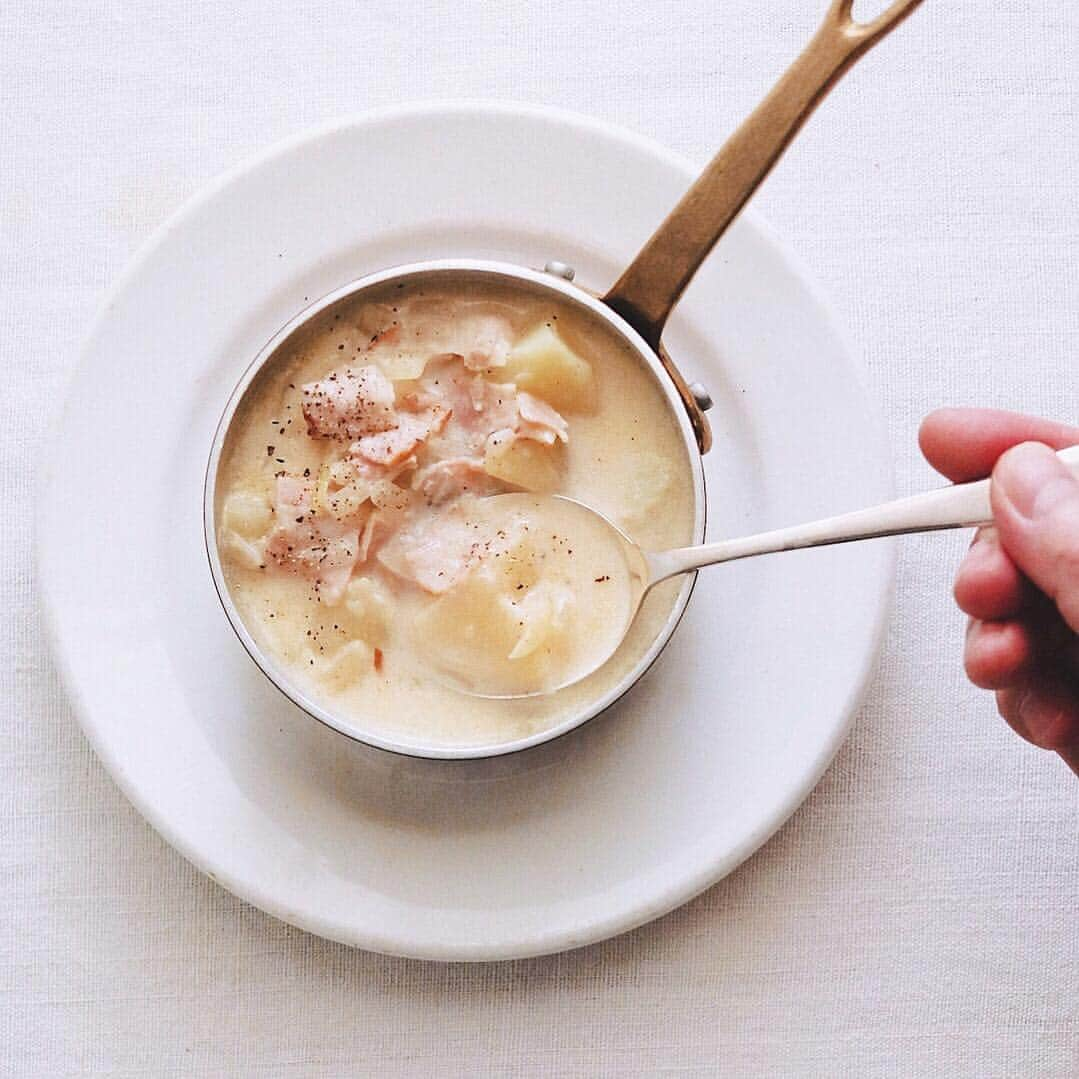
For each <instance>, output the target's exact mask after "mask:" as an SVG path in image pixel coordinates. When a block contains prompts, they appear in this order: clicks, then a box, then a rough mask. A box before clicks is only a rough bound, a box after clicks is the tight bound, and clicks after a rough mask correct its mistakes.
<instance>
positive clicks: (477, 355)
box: [459, 315, 513, 371]
mask: <svg viewBox="0 0 1079 1079" xmlns="http://www.w3.org/2000/svg"><path fill="white" fill-rule="evenodd" d="M459 323H460V328H459V336H460V338H461V340H462V341H468V342H469V344H470V345H471V348H470V349H469V350H468V351H467V352H465V353H464V355H463V360H464V365H465V367H467V368H468V370H469V371H486V370H488V369H489V368H491V367H505V366H506V357H507V356H508V355H509V351H510V349H511V348H512V347H513V327H512V326H511V325H510V324H509V322H508V321H507V320H506V319H504V318H502V317H501V316H499V315H473V316H471V317H468V316H466V317H465V318H463V319H460V320H459Z"/></svg>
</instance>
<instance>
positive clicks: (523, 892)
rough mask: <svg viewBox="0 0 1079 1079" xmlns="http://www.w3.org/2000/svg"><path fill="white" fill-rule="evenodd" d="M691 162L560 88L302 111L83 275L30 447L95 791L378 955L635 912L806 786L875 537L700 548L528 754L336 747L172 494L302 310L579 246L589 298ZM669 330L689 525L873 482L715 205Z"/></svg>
mask: <svg viewBox="0 0 1079 1079" xmlns="http://www.w3.org/2000/svg"><path fill="white" fill-rule="evenodd" d="M693 173H694V170H693V169H692V168H691V167H690V166H689V165H687V164H686V163H685V162H683V161H681V160H679V159H677V158H675V157H673V156H672V155H670V154H669V153H667V152H666V151H664V150H662V149H660V148H659V147H657V146H655V145H653V144H652V143H650V142H646V141H645V140H643V139H640V138H638V137H636V136H633V135H630V134H627V133H625V132H623V131H619V130H615V129H612V128H609V127H606V126H603V125H600V124H597V123H595V122H593V121H589V120H585V119H582V118H580V117H576V116H570V115H566V114H562V113H555V112H550V111H545V110H544V111H541V110H536V109H528V108H518V107H492V106H475V105H447V106H434V107H427V108H418V109H405V110H400V111H394V112H390V113H382V114H378V115H374V116H368V117H364V118H360V119H358V120H352V121H347V122H345V123H341V124H336V125H333V126H330V127H325V128H322V129H320V130H317V131H314V132H311V133H307V134H304V135H303V136H301V137H300V138H297V139H294V140H292V141H290V142H287V143H285V144H282V145H280V146H277V147H275V148H274V149H273V150H271V151H270V152H269V153H267V154H265V155H263V156H262V157H260V158H258V159H257V160H255V161H254V162H251V163H249V164H247V165H245V166H243V167H242V168H240V169H238V170H237V171H235V172H233V173H231V174H229V175H227V176H226V177H224V178H223V179H222V180H220V181H219V182H218V183H216V184H215V185H213V186H212V187H211V188H210V189H209V190H208V191H206V192H204V193H203V194H201V195H200V196H198V197H197V198H195V199H194V200H192V201H191V202H189V203H188V204H187V205H186V206H185V207H184V208H183V209H182V210H180V212H179V213H178V214H176V216H174V217H173V218H172V220H170V221H169V222H168V223H167V224H166V225H164V226H163V227H162V228H161V229H159V230H158V232H157V233H156V234H155V235H154V236H153V237H152V238H151V240H150V241H149V242H148V243H147V244H146V246H145V247H144V248H143V250H142V252H141V253H140V254H139V255H138V257H137V258H136V259H135V261H134V263H133V264H132V266H131V267H130V269H129V270H128V271H127V273H126V274H125V275H124V276H123V278H122V279H121V281H120V282H119V283H118V284H117V286H116V287H115V289H114V290H113V292H112V293H111V295H110V296H109V298H108V300H107V302H106V304H105V306H104V309H103V310H102V312H101V315H100V317H99V319H98V321H97V323H96V324H95V326H94V328H93V330H92V332H91V334H90V337H89V340H88V342H87V344H86V347H85V352H84V354H83V357H82V362H81V363H80V365H79V367H78V370H77V372H76V374H75V376H74V380H73V384H72V386H71V389H70V391H69V394H68V399H67V404H66V406H65V409H64V412H63V415H62V417H61V419H60V422H59V426H58V428H57V430H56V433H55V436H54V438H53V441H52V443H51V445H50V457H51V464H50V473H49V483H48V487H47V493H46V495H45V497H44V499H43V503H42V506H41V512H40V518H39V558H40V564H39V569H40V583H41V589H42V595H43V600H44V606H45V611H46V614H47V619H48V622H49V625H50V629H51V634H52V638H53V641H54V645H55V651H56V655H57V659H58V662H59V665H60V668H61V670H62V673H63V677H64V679H65V681H66V683H67V686H68V689H69V691H70V694H71V696H72V699H73V700H74V702H75V706H76V709H77V712H78V714H79V717H80V719H81V721H82V723H83V726H84V727H85V730H86V733H87V735H88V736H89V738H90V739H91V741H92V742H93V744H94V747H95V748H96V750H97V752H98V754H99V755H100V756H101V758H102V760H103V761H104V762H105V764H106V766H107V767H108V769H109V770H110V771H111V773H112V774H113V776H114V777H115V779H116V781H117V782H118V783H119V784H120V786H121V787H122V788H123V790H124V791H125V793H126V794H127V795H128V797H129V798H130V799H131V800H132V802H134V804H135V805H136V806H137V807H138V808H139V810H140V811H141V812H142V813H143V814H145V816H146V817H147V818H148V819H149V820H150V822H151V823H152V824H153V825H154V826H155V827H156V828H157V829H158V830H159V831H160V832H161V834H162V835H163V836H164V837H165V838H166V839H167V840H168V841H169V842H170V843H172V844H173V845H174V846H175V847H176V848H177V849H179V850H180V851H181V852H182V853H183V854H184V855H186V856H187V857H188V858H190V859H191V861H193V862H194V863H195V864H196V865H198V866H200V867H201V868H202V869H203V870H205V871H206V872H207V873H208V874H210V875H211V876H212V877H214V879H216V880H218V881H220V882H221V883H222V884H224V885H225V886H226V887H227V888H229V889H231V890H232V891H234V892H235V893H237V894H238V895H240V896H242V897H244V898H245V899H247V900H249V901H250V902H252V903H254V904H256V905H257V906H259V907H261V908H263V909H264V910H266V911H269V912H270V913H272V914H274V915H276V916H277V917H279V918H283V919H285V920H287V921H290V922H293V923H294V924H296V925H299V926H302V927H303V928H305V929H309V930H311V931H313V932H315V933H319V934H322V935H323V936H327V937H331V938H334V939H337V940H341V941H345V942H347V943H350V944H355V945H359V946H362V947H365V948H371V949H375V950H378V951H384V952H392V953H399V954H405V955H412V956H423V957H431V958H438V959H496V958H507V957H512V956H525V955H532V954H538V953H542V952H550V951H556V950H559V949H564V948H569V947H573V946H575V945H579V944H585V943H587V942H590V941H594V940H598V939H601V938H603V937H606V936H610V935H612V934H614V933H618V932H621V931H623V930H625V929H628V928H630V927H632V926H634V925H637V924H639V923H641V922H644V921H647V920H648V919H650V918H654V917H656V916H657V915H659V914H661V913H663V912H665V911H667V910H670V909H671V908H673V907H675V906H677V905H678V904H680V903H682V902H684V901H685V900H686V899H688V898H690V897H691V896H692V895H694V894H695V893H697V892H699V891H700V890H702V889H703V888H705V887H707V886H708V885H709V884H711V883H712V882H714V881H716V880H718V879H719V878H720V877H722V876H723V875H724V874H726V873H728V872H729V871H730V870H731V869H733V868H734V867H735V866H736V865H737V864H738V863H739V862H740V861H742V860H743V859H744V858H746V857H747V856H748V855H749V854H751V853H752V852H753V851H754V850H755V849H756V848H757V847H759V846H760V845H761V844H762V843H763V842H764V841H765V840H766V839H767V838H768V837H769V836H770V835H771V834H772V832H773V831H774V830H775V829H776V828H777V827H778V826H779V825H780V824H781V823H782V822H783V821H784V820H785V819H786V817H787V816H788V815H789V814H790V813H791V812H792V811H793V810H794V809H795V807H796V806H797V805H798V804H799V802H801V800H802V799H803V798H804V797H805V795H806V794H807V793H808V792H809V790H810V789H811V788H812V786H813V784H814V783H815V782H816V781H817V779H818V777H819V776H820V774H821V772H822V771H823V770H824V768H825V767H826V765H827V764H828V762H829V761H830V759H831V758H832V756H833V754H834V753H835V751H836V749H837V748H838V746H839V744H840V742H841V741H842V739H843V737H844V735H845V733H846V730H847V727H848V724H849V721H850V718H851V716H852V714H853V711H854V709H855V708H856V706H857V703H858V701H859V698H860V696H861V693H862V690H863V687H864V686H865V684H866V681H867V679H868V677H869V674H870V671H871V668H872V664H873V660H874V656H875V653H876V649H877V644H878V640H879V637H880V634H881V630H882V625H883V621H884V617H885V612H886V608H887V599H888V595H889V592H890V582H891V574H892V548H891V545H890V544H880V543H878V544H862V545H859V546H852V547H846V548H838V549H832V550H818V551H809V552H801V553H798V554H786V555H780V556H777V557H773V558H767V559H757V560H754V561H751V562H746V563H740V564H737V565H731V566H728V567H723V568H718V569H714V570H709V571H705V573H704V574H702V577H701V580H700V583H699V584H698V587H697V591H696V594H695V596H694V598H693V601H692V603H691V605H690V611H689V613H688V615H687V617H686V619H685V621H684V622H683V625H682V627H681V628H680V630H679V631H678V633H677V634H676V635H675V638H674V641H673V643H672V645H671V647H670V648H669V649H668V650H667V652H666V653H665V655H664V656H663V658H662V659H661V660H660V662H659V663H658V664H657V665H656V667H655V668H654V669H653V670H652V672H651V673H650V675H649V676H648V677H646V679H645V680H644V681H643V682H642V683H641V684H640V685H639V686H638V687H637V689H636V690H635V691H634V692H633V693H632V694H631V695H630V696H629V697H628V698H627V699H626V700H625V701H624V702H623V703H622V705H621V706H619V707H617V708H615V709H613V710H611V711H610V712H608V713H606V714H605V715H603V716H602V717H600V718H599V719H598V720H594V721H592V722H591V723H589V724H586V725H585V726H584V727H583V728H581V729H580V730H578V731H576V732H574V733H573V734H571V735H568V736H567V737H565V738H562V739H559V740H558V741H556V742H553V743H550V744H548V745H546V746H543V747H540V748H539V749H536V750H532V751H530V752H527V753H524V754H520V755H517V756H514V757H511V758H504V759H500V760H494V761H490V762H461V763H456V764H455V763H446V762H437V761H418V760H410V759H407V758H399V757H395V756H392V755H388V754H382V753H379V752H377V751H373V750H369V749H365V748H364V747H362V746H359V745H356V744H354V743H352V742H350V741H348V740H347V739H345V738H343V737H341V736H340V735H337V734H335V733H334V732H332V731H330V730H328V729H327V728H325V727H323V726H322V725H321V724H319V723H316V722H315V721H313V720H311V719H309V718H307V717H306V716H304V715H303V714H302V713H301V712H299V711H298V710H297V709H296V708H295V707H294V706H293V705H291V704H290V703H289V702H288V701H286V700H285V699H284V698H283V697H281V695H280V694H278V693H277V692H276V691H275V690H274V689H273V688H272V687H271V686H270V685H269V683H268V682H267V681H266V680H265V679H264V678H263V676H262V675H261V674H260V673H259V671H258V670H257V669H256V668H255V666H254V664H252V663H251V661H250V660H249V659H248V657H247V656H246V654H245V653H244V651H243V649H242V647H241V646H240V644H239V642H238V641H237V640H236V639H235V637H234V636H233V634H232V631H231V630H230V629H229V626H228V624H227V622H226V620H225V616H224V615H223V613H222V611H221V609H220V607H219V605H218V602H217V598H216V596H215V594H214V589H213V585H212V583H211V580H210V574H209V570H208V568H207V564H206V556H205V552H204V550H203V545H202V534H201V515H200V507H201V484H202V476H203V469H204V467H205V463H206V454H207V450H208V448H209V445H210V441H211V438H212V435H213V430H214V425H215V423H216V422H217V419H218V417H219V415H220V412H221V409H222V406H223V404H224V402H225V400H226V398H227V396H228V394H229V391H230V390H231V388H232V386H233V384H234V383H235V381H236V379H237V377H238V375H239V374H240V372H241V371H242V370H243V368H244V367H245V366H246V364H247V363H248V362H249V361H250V359H251V357H253V356H254V355H255V354H256V352H258V350H259V348H260V347H261V346H262V345H263V344H264V342H265V341H266V340H267V339H268V338H269V337H270V336H271V335H272V333H273V332H274V330H275V329H277V328H278V327H279V326H280V325H282V324H283V323H284V322H285V321H287V319H288V318H289V317H290V316H292V315H293V314H294V313H295V312H296V311H297V310H298V309H299V308H300V307H301V306H302V305H303V304H304V303H305V302H306V300H307V299H309V298H310V299H314V298H315V297H317V296H319V295H321V294H323V293H325V292H328V291H329V290H331V289H332V288H334V287H336V286H338V285H341V284H342V283H344V282H346V281H348V280H350V279H352V278H354V277H357V276H359V275H361V274H365V273H369V272H371V271H372V270H375V269H378V268H380V267H385V266H388V265H391V264H395V263H400V262H406V261H413V260H419V259H426V258H431V257H435V256H462V255H470V256H478V257H493V258H502V259H506V260H507V261H523V262H525V263H527V264H530V265H533V266H535V265H542V264H543V263H544V262H545V261H547V260H548V259H551V258H557V259H562V260H564V261H568V262H570V263H573V264H574V265H576V267H577V269H578V273H579V278H578V279H579V280H581V281H582V282H583V283H585V284H588V285H591V286H594V287H603V286H605V285H607V284H608V283H609V282H610V281H612V280H613V278H614V277H615V275H616V274H617V271H618V270H619V269H620V268H621V267H622V266H623V265H624V264H625V263H626V262H627V260H628V259H629V258H630V256H631V255H632V254H633V253H634V252H635V250H636V249H637V247H638V246H639V244H640V243H641V241H643V240H644V239H645V237H646V236H647V235H648V233H649V232H650V231H651V230H652V228H653V227H654V226H655V225H656V224H657V223H658V222H659V221H660V220H661V218H662V217H663V216H664V214H665V213H666V212H667V210H668V209H669V208H670V207H671V206H672V205H673V204H674V202H675V201H676V200H677V198H678V197H679V196H680V195H681V193H682V192H683V191H684V189H685V188H686V186H687V184H688V182H689V181H690V180H691V178H692V176H693ZM666 341H667V343H668V345H669V347H670V349H671V352H672V354H673V355H674V356H675V357H676V358H677V360H678V361H679V362H680V363H681V364H682V366H683V369H684V370H685V372H686V374H687V376H689V377H691V378H700V379H701V380H702V381H704V382H705V383H706V384H707V385H708V386H709V387H710V389H711V390H712V392H713V395H714V396H715V398H716V401H717V406H716V408H715V410H714V411H713V412H712V422H713V424H714V426H715V429H716V434H717V438H716V446H715V449H714V450H713V451H712V453H711V455H710V459H709V462H708V472H709V494H710V497H711V505H710V515H711V519H710V533H711V534H712V535H713V536H718V535H729V534H734V533H740V532H744V531H747V530H751V529H752V530H756V529H759V528H764V527H770V526H775V525H779V524H782V523H788V522H794V521H797V520H800V519H806V518H810V517H814V516H819V515H824V514H827V513H833V512H837V511H839V510H843V509H849V508H853V507H856V506H858V505H861V504H867V503H869V502H872V501H876V500H878V499H881V498H883V497H886V496H887V494H888V489H889V468H888V465H887V463H886V455H885V452H884V449H883V447H882V444H881V435H880V432H881V424H880V423H879V422H878V420H877V417H876V414H875V412H874V410H873V409H872V407H871V406H870V405H869V403H868V402H867V399H866V396H865V394H864V392H863V391H862V389H861V388H860V380H859V376H858V373H857V370H856V369H855V367H854V366H853V365H852V363H851V360H850V358H849V356H848V354H847V351H846V349H845V348H844V345H843V342H842V340H841V337H840V335H839V334H838V333H837V330H836V328H835V325H834V323H833V321H832V319H831V316H830V315H829V313H828V311H827V309H826V307H825V306H824V305H823V304H822V302H821V301H820V299H819V298H818V297H817V296H816V295H815V293H814V292H813V290H812V288H811V287H810V286H809V285H808V284H807V282H806V280H805V277H804V275H803V274H802V273H801V272H800V271H799V270H798V269H797V268H796V267H795V266H794V265H792V262H791V260H790V258H789V257H788V256H787V255H786V254H785V253H784V252H783V250H782V249H781V248H780V246H779V245H778V244H777V243H776V242H775V241H774V240H772V239H770V238H769V237H768V236H767V235H766V234H764V233H763V232H762V230H761V228H760V226H759V225H757V224H755V223H754V222H752V221H751V220H747V219H744V220H742V221H741V222H740V223H739V224H738V225H737V226H736V227H735V228H734V229H732V230H731V232H730V233H729V235H728V236H727V237H726V238H725V239H724V241H723V243H722V245H721V247H720V249H719V250H717V251H716V252H715V254H714V255H713V257H712V258H711V259H710V261H709V262H708V263H707V264H706V266H705V267H704V269H703V270H702V271H701V273H700V275H699V277H698V279H697V281H696V282H695V283H694V285H693V286H692V288H691V290H690V292H689V293H688V294H687V296H686V298H685V300H684V301H683V304H682V305H681V307H680V308H679V310H678V312H677V313H676V317H675V318H674V320H673V321H672V324H671V326H670V329H669V332H668V335H667V337H666Z"/></svg>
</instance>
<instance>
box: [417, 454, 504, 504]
mask: <svg viewBox="0 0 1079 1079" xmlns="http://www.w3.org/2000/svg"><path fill="white" fill-rule="evenodd" d="M412 488H413V490H416V491H419V492H420V494H421V495H423V497H424V499H425V501H426V502H427V504H428V505H431V506H437V505H440V504H441V503H443V502H448V501H449V500H450V499H451V498H457V497H459V496H460V495H463V494H472V495H476V497H478V498H483V497H485V496H486V495H493V494H495V493H497V492H498V491H499V490H501V485H500V484H499V483H498V482H497V481H496V480H495V479H494V478H493V477H492V476H489V475H488V474H487V471H486V469H484V467H483V461H482V460H481V459H480V458H479V457H450V458H447V459H446V460H444V461H436V462H435V463H434V464H433V465H428V466H427V467H426V468H425V469H423V470H422V471H421V472H417V473H416V475H415V476H414V477H413V480H412Z"/></svg>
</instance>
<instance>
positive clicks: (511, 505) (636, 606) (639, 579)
mask: <svg viewBox="0 0 1079 1079" xmlns="http://www.w3.org/2000/svg"><path fill="white" fill-rule="evenodd" d="M1057 456H1058V457H1059V458H1060V459H1061V460H1062V461H1063V462H1064V463H1065V464H1066V465H1067V466H1068V467H1069V468H1070V469H1071V470H1072V471H1073V472H1074V473H1075V474H1076V476H1077V477H1079V446H1072V447H1071V448H1070V449H1065V450H1061V451H1060V452H1059V453H1058V454H1057ZM989 484H990V481H989V480H978V481H976V482H973V483H961V484H955V485H953V486H951V487H943V488H940V489H939V490H935V491H927V492H926V493H924V494H920V495H913V496H912V497H910V498H900V499H896V500H895V501H893V502H885V503H883V504H882V505H879V506H873V507H870V508H868V509H862V510H855V511H853V512H851V513H843V514H840V515H839V516H838V517H827V518H825V519H824V520H821V521H812V522H810V523H807V524H801V525H794V526H792V527H790V528H779V529H775V530H774V531H771V532H762V533H759V534H758V535H755V536H744V537H741V538H739V539H730V540H721V541H720V542H719V543H706V544H702V545H700V546H696V547H680V548H675V549H673V550H669V551H655V552H648V551H644V550H642V549H641V548H640V546H638V544H636V543H634V542H633V540H631V539H630V538H629V536H627V535H626V534H625V533H624V532H623V531H622V530H621V529H620V528H619V527H618V526H617V525H615V524H614V523H613V522H611V521H610V520H608V518H606V517H605V516H604V515H603V514H601V513H599V512H597V511H596V510H594V509H592V508H591V507H589V506H586V505H585V504H584V503H582V502H577V501H576V500H574V499H570V498H565V497H564V496H561V495H548V496H541V495H525V494H505V495H495V496H493V497H492V498H489V499H485V500H484V502H485V503H486V504H487V505H488V506H489V507H491V508H492V509H495V510H497V511H500V512H506V513H507V514H508V513H509V512H511V511H513V510H518V511H520V510H525V511H527V512H532V513H537V512H538V513H542V512H543V507H544V505H545V504H547V505H552V504H557V510H558V518H559V524H560V527H561V529H562V530H563V532H564V533H565V532H566V531H567V529H566V525H567V520H568V521H569V524H570V529H571V530H575V531H577V533H578V535H579V536H580V537H582V538H583V537H585V536H587V535H588V534H589V533H591V534H593V535H594V534H595V531H596V523H597V521H599V522H602V523H603V525H604V526H606V529H607V530H608V531H609V538H611V539H616V540H617V544H616V546H617V547H620V548H621V552H622V554H624V556H625V558H624V562H623V566H622V567H612V572H611V575H610V577H611V579H610V581H609V583H610V586H611V587H612V588H615V587H620V588H623V589H625V590H626V596H627V599H628V602H627V604H625V609H626V610H628V612H629V613H628V617H627V618H626V620H625V623H624V624H623V625H614V626H604V627H603V637H602V640H598V639H596V638H595V637H593V639H592V642H593V645H594V647H593V648H592V649H591V650H590V652H589V654H588V656H587V657H584V659H583V660H582V662H580V663H579V664H578V665H575V666H570V667H568V668H567V669H566V670H565V671H562V672H559V674H560V675H563V677H561V678H556V679H553V680H550V681H549V682H548V683H547V684H545V685H544V686H543V687H542V688H537V689H535V690H533V691H531V692H518V693H505V692H488V691H486V690H485V688H484V687H483V686H482V685H477V684H476V682H475V678H474V677H473V678H469V679H468V680H467V681H466V680H464V679H462V678H460V677H455V678H454V679H453V682H454V684H455V685H456V686H457V688H460V689H465V691H466V692H468V693H471V694H472V695H473V696H477V697H490V698H497V699H514V698H520V697H535V696H539V695H541V694H544V693H553V692H555V691H556V690H558V689H564V688H565V687H566V686H569V685H572V684H573V683H575V682H579V681H580V680H581V679H583V678H586V677H587V676H588V675H590V674H592V673H593V672H594V671H596V670H598V669H599V668H600V667H601V666H603V664H604V663H606V662H607V660H609V659H610V658H611V656H612V655H613V654H614V653H615V652H616V651H617V649H618V647H619V646H620V645H621V643H622V641H623V640H624V638H625V636H626V634H627V633H628V632H629V628H630V626H631V625H632V624H633V622H634V620H635V618H636V617H637V613H638V612H639V611H640V608H641V603H642V602H643V600H644V597H645V596H646V595H647V594H648V592H649V591H650V590H651V589H652V588H653V587H655V586H656V585H657V584H659V583H660V582H661V581H666V580H667V579H669V578H671V577H677V576H679V575H680V574H683V573H689V572H691V571H693V570H698V569H702V568H703V567H705V566H714V565H717V564H719V563H721V562H733V561H735V560H736V559H741V558H753V557H755V556H757V555H762V554H774V553H777V552H779V551H797V550H800V549H802V548H805V547H824V546H828V545H831V544H836V543H852V542H854V541H855V540H865V539H876V538H878V537H881V536H900V535H907V534H910V533H917V532H934V531H939V530H943V529H951V528H971V527H977V526H980V525H986V524H990V523H991V522H992V517H993V515H992V510H991V508H990V502H989ZM573 518H577V521H576V525H579V528H575V523H574V521H573V520H572V519H573ZM619 574H621V578H620V579H619V577H618V575H619Z"/></svg>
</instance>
